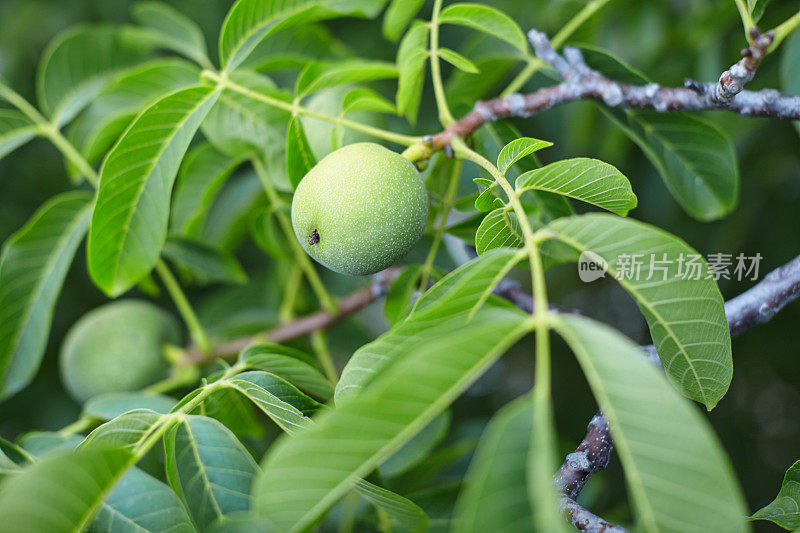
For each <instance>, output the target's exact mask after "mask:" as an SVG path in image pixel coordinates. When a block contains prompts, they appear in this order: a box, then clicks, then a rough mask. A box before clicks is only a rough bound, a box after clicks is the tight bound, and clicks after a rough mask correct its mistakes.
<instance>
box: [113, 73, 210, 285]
mask: <svg viewBox="0 0 800 533" xmlns="http://www.w3.org/2000/svg"><path fill="white" fill-rule="evenodd" d="M195 88H197V87H195ZM190 90H192V89H179V90H178V91H175V92H173V93H170V94H169V95H167V96H165V97H164V98H169V97H170V96H173V95H175V94H178V93H180V92H183V91H190ZM218 93H219V89H217V90H216V91H209V92H208V94H207V95H205V96H204V97H203V98H202V99H200V100H199V101H198V103H197V105H195V106H194V107H193V108H192V110H191V111H190V112H189V113H187V114H186V115H185V116H184V119H183V120H181V121H180V122H176V123H175V127H174V128H172V129H171V133H170V135H169V136H168V137H165V142H164V143H163V145H162V146H161V149H160V150H159V151H158V153H157V155H156V157H154V158H153V159H152V164H151V165H149V167H148V169H147V172H146V174H145V176H146V177H145V179H143V180H142V181H141V184H140V186H139V187H137V191H136V196H135V201H134V202H133V203H132V204H131V209H130V210H129V214H128V215H127V216H126V220H125V223H124V224H123V225H122V229H123V237H122V239H120V241H119V242H120V244H119V246H118V247H117V248H116V251H114V256H113V257H114V259H113V267H112V277H111V285H112V286H111V287H109V288H111V289H113V285H115V283H114V280H115V279H116V277H117V275H118V274H119V265H120V260H121V259H122V251H123V250H124V249H125V245H126V243H127V242H128V237H129V236H130V233H131V232H130V227H131V222H132V221H133V216H134V213H135V212H136V211H137V210H138V207H139V205H140V203H141V198H142V194H143V192H144V190H145V188H146V187H147V184H148V183H149V182H150V179H151V178H152V174H153V169H154V168H155V167H156V166H157V165H158V162H159V161H161V160H162V156H163V155H164V153H165V152H166V151H167V148H168V147H169V146H170V145H171V144H172V140H173V139H174V138H175V134H176V132H178V131H180V129H181V128H183V126H184V125H185V124H186V123H187V122H188V121H189V119H190V118H191V117H193V116H194V114H195V113H196V112H197V110H198V109H199V108H200V107H202V106H203V104H205V103H206V102H207V101H208V100H209V99H210V98H211V96H212V95H214V94H218ZM162 100H163V98H162V99H161V100H159V102H160V101H162ZM156 103H158V102H156ZM153 105H156V104H153ZM151 108H152V106H151V107H149V108H147V109H146V110H145V111H143V112H142V113H141V114H140V115H139V117H137V118H136V120H134V122H133V123H132V124H131V126H130V128H128V130H127V131H126V132H125V134H123V135H122V137H121V138H120V142H122V140H123V139H124V138H125V137H126V135H127V133H128V132H129V131H131V130H132V129H133V127H134V126H135V125H136V124H137V123H138V121H139V119H140V118H141V117H142V116H143V115H144V114H145V113H147V111H148V110H150V109H151ZM117 146H119V143H117ZM117 146H115V147H114V149H113V150H112V152H113V151H116V149H117ZM116 179H119V177H117V178H116Z"/></svg>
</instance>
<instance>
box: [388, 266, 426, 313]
mask: <svg viewBox="0 0 800 533" xmlns="http://www.w3.org/2000/svg"><path fill="white" fill-rule="evenodd" d="M421 272H422V267H421V266H420V265H411V266H408V267H406V268H404V269H403V271H402V272H401V273H400V275H399V276H397V278H396V279H395V280H394V281H392V284H391V285H390V286H389V292H387V293H386V303H385V304H384V312H385V314H386V320H388V321H389V324H391V325H395V324H397V323H398V322H401V321H402V320H403V319H405V318H406V317H407V316H408V313H409V312H411V308H412V307H413V306H414V302H413V301H412V296H413V294H414V291H416V290H418V289H419V283H420V279H419V276H420V273H421Z"/></svg>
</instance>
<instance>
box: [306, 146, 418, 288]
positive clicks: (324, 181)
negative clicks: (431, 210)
mask: <svg viewBox="0 0 800 533" xmlns="http://www.w3.org/2000/svg"><path fill="white" fill-rule="evenodd" d="M427 216H428V192H427V191H426V190H425V186H424V185H423V183H422V180H421V179H420V176H419V173H418V172H417V169H416V168H415V167H414V165H413V164H412V163H411V162H410V161H409V160H408V159H406V158H404V157H403V156H401V155H400V154H398V153H396V152H392V151H391V150H388V149H386V148H384V147H383V146H380V145H377V144H373V143H356V144H351V145H349V146H345V147H343V148H340V149H338V150H336V151H335V152H332V153H330V154H328V155H327V156H326V157H325V158H323V159H322V160H321V161H320V162H319V163H317V165H316V166H315V167H314V168H312V169H311V170H310V171H309V172H308V174H306V176H305V177H304V178H303V180H302V181H301V182H300V184H299V185H298V186H297V191H295V195H294V200H293V201H292V225H293V226H294V232H295V235H297V239H298V240H299V241H300V244H302V246H303V248H304V249H305V251H306V252H308V255H310V256H311V257H313V258H314V259H315V260H316V261H318V262H319V263H322V264H323V265H325V266H326V267H328V268H330V269H331V270H335V271H336V272H340V273H342V274H350V275H353V276H362V275H366V274H373V273H375V272H378V271H380V270H383V269H384V268H387V267H389V266H391V265H392V264H394V263H395V262H396V261H397V260H398V259H400V258H401V257H403V256H404V255H406V254H407V253H408V252H409V251H410V250H411V248H413V247H414V245H415V244H416V243H417V241H418V240H419V238H420V236H421V235H422V231H423V230H424V229H425V223H426V221H427Z"/></svg>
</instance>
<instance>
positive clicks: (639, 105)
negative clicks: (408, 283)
mask: <svg viewBox="0 0 800 533" xmlns="http://www.w3.org/2000/svg"><path fill="white" fill-rule="evenodd" d="M754 31H755V33H753V35H752V36H751V37H753V44H752V45H751V46H750V47H748V48H745V49H744V50H742V55H743V56H744V57H743V58H742V59H741V60H740V61H738V62H737V63H735V64H734V65H732V66H731V67H730V68H729V69H728V70H726V71H725V72H723V73H722V75H721V76H720V78H719V81H717V82H714V83H699V82H696V81H694V80H690V79H687V80H686V81H685V86H684V87H662V86H661V85H659V84H657V83H648V84H646V85H632V84H628V83H621V82H618V81H614V80H611V79H609V78H607V77H606V76H604V75H602V74H600V73H599V72H597V71H596V70H594V69H592V68H590V67H589V66H588V65H587V64H586V62H585V61H584V59H583V55H582V53H581V52H580V50H578V49H577V48H571V47H565V48H564V50H563V53H561V54H559V53H558V52H556V51H555V49H553V47H552V46H551V44H550V41H549V39H548V38H547V36H546V35H545V34H544V33H542V32H539V31H536V30H531V31H530V32H529V33H528V39H529V40H530V42H531V44H532V45H533V47H534V49H535V51H536V55H537V57H538V58H539V59H541V60H542V61H544V62H545V63H547V64H548V65H550V66H551V67H553V69H554V70H555V71H556V73H558V74H559V75H560V76H561V77H562V78H563V81H562V82H561V83H559V84H557V85H553V86H550V87H544V88H542V89H539V90H538V91H535V92H532V93H529V94H519V93H516V94H512V95H510V96H508V97H505V98H495V99H493V100H488V101H485V102H477V103H476V104H475V106H474V107H473V109H472V111H470V112H469V113H467V114H466V115H465V116H464V117H462V118H461V119H460V120H458V121H456V122H454V123H452V124H450V125H448V126H447V127H446V128H445V129H444V130H443V131H441V132H439V133H437V134H436V135H430V136H427V137H425V139H424V141H423V143H421V144H417V145H412V146H411V147H409V148H408V149H407V150H406V151H405V152H404V154H405V155H406V157H408V158H409V159H410V160H411V161H420V160H424V159H427V158H429V157H430V156H431V155H432V154H433V152H435V151H437V150H441V149H443V148H445V147H447V146H449V145H450V142H451V141H452V139H453V138H454V137H464V136H467V135H469V134H471V133H472V132H474V131H475V130H477V129H478V128H480V127H481V126H483V125H484V124H486V123H488V122H492V121H495V120H499V119H502V118H509V117H530V116H532V115H535V114H537V113H541V112H542V111H545V110H547V109H550V108H551V107H555V106H558V105H561V104H565V103H568V102H574V101H578V100H596V101H599V102H602V103H604V104H605V105H607V106H609V107H619V108H623V109H653V110H655V111H657V112H660V113H663V112H669V111H708V110H719V111H729V112H732V113H736V114H738V115H741V116H744V117H766V118H773V119H779V120H798V119H800V96H791V95H786V94H782V93H780V92H778V91H777V90H775V89H762V90H760V91H746V90H744V89H743V87H744V85H745V84H747V83H748V82H750V81H751V80H752V79H753V77H754V75H755V72H756V69H757V68H758V66H759V65H760V63H761V60H762V59H763V58H764V56H765V55H766V54H767V49H768V48H769V46H770V44H772V42H773V38H774V35H773V33H772V32H768V33H765V34H760V33H758V32H757V30H754Z"/></svg>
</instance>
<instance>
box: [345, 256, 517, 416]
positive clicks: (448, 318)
mask: <svg viewBox="0 0 800 533" xmlns="http://www.w3.org/2000/svg"><path fill="white" fill-rule="evenodd" d="M520 260H521V257H520V255H519V252H518V251H517V250H509V249H505V248H504V249H498V250H495V251H493V252H491V253H488V254H486V255H484V256H482V257H479V258H477V259H473V260H472V261H470V262H469V263H466V264H464V265H462V266H460V267H459V268H457V269H455V270H454V271H452V272H450V273H449V274H448V275H446V276H445V277H443V278H442V279H441V280H440V281H439V282H438V283H436V284H435V285H434V286H433V287H431V288H430V289H429V290H428V291H427V292H426V293H425V294H423V295H422V297H421V298H420V299H419V300H417V303H416V304H415V306H414V309H413V310H412V312H411V315H409V317H408V318H407V319H406V320H405V321H404V322H401V323H400V324H398V325H396V326H394V327H393V328H392V329H390V330H389V331H388V332H386V333H384V334H383V335H381V336H380V337H378V338H377V339H376V340H374V341H373V342H371V343H369V344H366V345H364V346H362V347H361V348H359V349H358V350H357V351H356V352H355V353H354V354H353V356H352V357H351V358H350V360H349V361H348V363H347V366H345V367H344V370H343V371H342V376H341V378H340V379H339V382H338V383H337V384H336V394H335V396H334V398H335V400H336V405H344V404H345V403H349V402H350V401H353V400H356V399H358V398H359V396H360V394H361V392H362V391H363V389H364V387H366V386H367V385H368V384H369V383H370V381H371V380H372V379H373V378H374V377H376V376H378V375H380V374H381V373H382V372H383V371H384V369H386V368H388V367H389V366H391V365H392V364H394V362H395V361H397V360H398V359H399V358H401V357H404V356H405V354H407V353H409V352H412V351H414V349H415V348H414V347H416V346H417V345H418V344H424V342H425V341H424V340H423V339H426V338H427V335H425V332H426V331H432V330H434V329H435V328H434V326H437V325H438V324H444V323H448V322H452V321H453V320H454V317H459V316H460V317H462V320H463V321H464V322H467V321H468V320H466V319H467V317H468V316H469V315H471V314H473V313H475V312H476V310H477V309H479V308H480V306H481V305H483V303H484V302H485V301H486V300H487V298H488V297H489V296H490V294H491V292H492V289H493V288H494V285H495V284H497V283H498V282H499V281H500V280H501V279H502V278H503V277H504V276H505V274H507V273H508V271H509V270H510V269H511V268H513V266H514V265H515V264H517V263H518V262H519V261H520Z"/></svg>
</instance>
